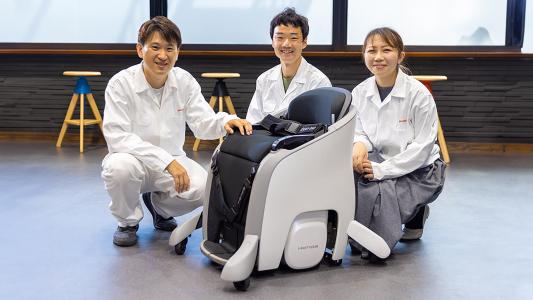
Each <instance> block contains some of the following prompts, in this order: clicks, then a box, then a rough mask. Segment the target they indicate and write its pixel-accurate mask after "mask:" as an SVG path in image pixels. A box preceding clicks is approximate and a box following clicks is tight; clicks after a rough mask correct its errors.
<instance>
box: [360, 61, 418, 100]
mask: <svg viewBox="0 0 533 300" xmlns="http://www.w3.org/2000/svg"><path fill="white" fill-rule="evenodd" d="M407 79H408V75H407V74H405V73H404V72H402V70H401V69H400V70H398V75H397V76H396V81H395V82H394V87H393V88H392V91H391V92H390V94H389V96H387V98H385V100H384V101H383V104H385V103H387V102H389V101H390V99H391V98H392V97H395V98H405V94H406V90H407ZM375 96H377V97H375ZM365 97H366V98H367V99H373V100H374V102H377V103H376V104H378V105H381V99H378V98H379V92H378V85H377V83H376V77H375V76H373V77H371V80H370V85H369V87H368V89H367V90H366V95H365Z"/></svg>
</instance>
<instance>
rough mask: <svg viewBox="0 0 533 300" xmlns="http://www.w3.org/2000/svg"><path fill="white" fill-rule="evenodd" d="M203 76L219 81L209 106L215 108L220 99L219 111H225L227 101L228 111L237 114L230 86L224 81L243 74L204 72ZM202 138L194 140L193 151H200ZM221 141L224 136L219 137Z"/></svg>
mask: <svg viewBox="0 0 533 300" xmlns="http://www.w3.org/2000/svg"><path fill="white" fill-rule="evenodd" d="M202 77H204V78H215V79H216V80H217V82H216V83H215V88H214V89H213V93H211V98H210V99H209V106H211V108H213V110H214V109H215V102H216V100H217V99H218V111H219V112H220V111H224V109H223V105H224V104H223V103H224V102H225V103H226V106H227V107H228V112H229V113H230V114H232V115H236V113H235V107H233V102H231V97H230V95H229V92H228V88H227V87H226V83H225V82H224V79H226V78H239V77H241V74H239V73H202ZM200 141H201V140H200V139H195V140H194V145H193V147H192V150H193V151H198V147H199V146H200ZM219 142H220V143H222V138H220V139H219Z"/></svg>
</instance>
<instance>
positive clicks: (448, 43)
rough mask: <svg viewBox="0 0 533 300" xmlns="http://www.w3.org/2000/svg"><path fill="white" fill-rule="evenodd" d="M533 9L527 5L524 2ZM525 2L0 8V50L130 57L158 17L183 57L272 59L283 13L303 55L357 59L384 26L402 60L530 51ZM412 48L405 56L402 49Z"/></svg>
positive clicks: (209, 2)
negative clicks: (296, 25) (179, 40)
mask: <svg viewBox="0 0 533 300" xmlns="http://www.w3.org/2000/svg"><path fill="white" fill-rule="evenodd" d="M532 1H533V0H532ZM525 5H526V0H406V1H399V0H380V1H374V2H368V0H3V1H0V8H1V9H0V26H1V28H2V30H1V31H0V49H8V50H7V51H10V50H11V49H28V48H29V49H35V48H38V49H75V50H77V49H81V50H93V49H94V50H111V49H119V50H125V49H132V45H131V44H133V43H135V42H136V39H137V30H138V28H139V26H140V25H141V23H142V22H144V21H146V20H148V19H149V18H150V17H153V16H155V15H166V16H168V17H169V18H170V19H171V20H173V21H174V22H175V23H176V24H177V25H178V26H179V27H180V29H181V30H182V35H183V42H184V50H271V49H272V48H271V47H270V44H271V40H270V36H269V29H270V28H269V27H270V20H271V19H272V17H273V16H274V15H276V14H277V13H279V12H280V11H282V10H283V9H284V8H286V7H294V8H295V9H296V11H297V12H298V13H300V14H302V15H304V16H306V17H307V18H308V19H309V25H310V32H309V37H308V44H309V45H310V47H309V48H308V51H350V50H358V48H359V45H361V44H362V43H363V39H364V37H365V35H366V34H367V33H368V31H370V30H371V29H373V28H376V27H381V26H389V27H392V28H394V29H396V30H397V31H398V32H399V33H400V34H401V35H402V37H403V39H404V42H405V44H406V45H407V46H408V47H409V48H408V49H409V50H410V51H449V50H453V51H518V50H519V49H520V46H521V45H522V41H523V37H524V30H525V40H524V49H523V51H524V52H533V32H531V30H529V31H528V30H527V29H528V28H533V21H531V20H532V19H533V16H532V14H533V13H532V11H533V3H530V4H529V6H528V7H527V16H528V17H526V18H525V20H526V22H527V26H525V29H524V16H525V14H526V8H525V7H526V6H525ZM411 46H413V47H411Z"/></svg>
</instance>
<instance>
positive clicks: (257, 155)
mask: <svg viewBox="0 0 533 300" xmlns="http://www.w3.org/2000/svg"><path fill="white" fill-rule="evenodd" d="M279 138H281V137H280V136H275V135H271V134H270V132H269V131H267V130H261V129H254V131H253V134H252V135H241V134H240V133H238V132H236V133H234V134H231V135H228V136H227V137H226V139H225V140H224V143H222V146H221V147H220V151H221V152H224V153H227V154H232V155H235V156H238V157H240V158H244V159H246V160H249V161H253V162H256V163H259V162H261V160H262V159H263V158H264V157H265V156H266V155H267V154H268V153H269V152H270V150H271V149H272V143H274V141H276V140H277V139H279Z"/></svg>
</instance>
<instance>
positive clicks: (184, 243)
mask: <svg viewBox="0 0 533 300" xmlns="http://www.w3.org/2000/svg"><path fill="white" fill-rule="evenodd" d="M188 240H189V238H185V239H184V240H183V241H181V242H179V243H178V244H176V246H174V252H176V254H177V255H183V253H185V249H187V241H188Z"/></svg>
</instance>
